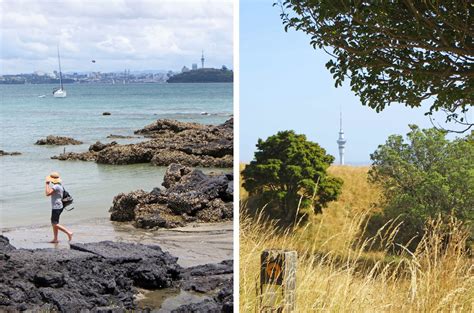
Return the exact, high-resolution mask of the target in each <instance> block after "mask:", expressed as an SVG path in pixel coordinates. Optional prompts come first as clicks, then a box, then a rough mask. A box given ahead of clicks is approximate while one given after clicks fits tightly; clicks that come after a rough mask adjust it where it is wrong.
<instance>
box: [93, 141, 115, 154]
mask: <svg viewBox="0 0 474 313" xmlns="http://www.w3.org/2000/svg"><path fill="white" fill-rule="evenodd" d="M116 144H117V142H116V141H112V142H111V143H101V142H100V141H96V143H95V144H93V145H90V146H89V151H90V152H99V151H102V150H104V149H105V148H107V147H111V146H115V145H116Z"/></svg>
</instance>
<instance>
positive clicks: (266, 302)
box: [260, 250, 297, 313]
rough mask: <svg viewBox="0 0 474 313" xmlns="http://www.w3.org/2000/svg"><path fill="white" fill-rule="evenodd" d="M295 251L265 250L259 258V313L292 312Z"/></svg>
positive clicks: (293, 307)
mask: <svg viewBox="0 0 474 313" xmlns="http://www.w3.org/2000/svg"><path fill="white" fill-rule="evenodd" d="M296 260H297V254H296V251H284V250H265V251H263V252H262V254H261V257H260V298H261V301H260V312H265V313H267V312H293V311H294V310H295V300H296V294H295V290H296Z"/></svg>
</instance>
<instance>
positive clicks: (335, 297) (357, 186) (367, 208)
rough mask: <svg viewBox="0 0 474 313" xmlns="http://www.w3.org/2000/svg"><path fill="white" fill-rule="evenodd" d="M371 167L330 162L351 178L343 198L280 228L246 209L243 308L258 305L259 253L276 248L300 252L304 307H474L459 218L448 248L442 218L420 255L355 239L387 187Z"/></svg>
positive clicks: (472, 276) (472, 272) (472, 275)
mask: <svg viewBox="0 0 474 313" xmlns="http://www.w3.org/2000/svg"><path fill="white" fill-rule="evenodd" d="M242 167H243V166H241V169H242ZM367 170H368V168H367V167H365V168H364V167H350V166H336V167H331V168H330V172H331V174H333V175H336V176H339V177H342V178H343V179H344V187H343V193H342V195H341V197H340V199H339V200H338V201H337V202H334V203H331V204H330V206H329V207H328V208H327V209H325V210H324V213H323V214H322V215H318V216H312V217H311V218H310V220H309V222H308V223H307V224H305V225H304V226H301V227H297V228H296V229H293V230H287V231H284V232H282V231H278V230H277V229H276V228H275V227H274V225H273V226H272V225H270V224H269V223H268V222H265V221H263V220H262V218H261V217H260V219H258V218H257V219H256V218H254V217H249V216H248V215H246V213H242V214H241V225H240V312H257V311H258V303H259V298H258V294H257V290H258V283H259V260H260V253H261V252H262V251H263V250H265V249H271V248H275V249H290V250H296V251H297V252H298V264H297V266H298V270H297V312H474V262H473V260H472V259H470V258H469V257H467V256H466V255H465V253H464V250H463V249H462V248H463V247H464V241H465V239H466V236H467V235H466V234H465V232H463V230H462V228H461V227H460V225H459V224H458V223H457V222H456V221H452V223H451V224H450V225H449V226H450V230H451V233H450V234H451V238H452V240H451V241H450V243H449V244H448V246H447V248H446V247H444V248H443V247H442V244H441V242H442V239H441V238H442V234H441V229H442V227H441V225H440V223H441V222H440V221H435V222H433V226H432V229H433V231H432V232H429V233H428V234H427V236H425V238H424V239H423V241H422V242H423V244H422V245H421V246H420V248H419V250H418V251H417V252H416V253H415V254H413V255H412V254H410V253H408V252H407V253H406V254H405V255H402V256H398V257H393V256H390V255H388V254H387V253H385V252H383V251H381V252H378V253H367V252H365V250H364V246H365V245H367V244H368V242H365V243H361V244H358V245H355V244H354V242H355V239H356V238H357V234H358V233H359V231H360V227H361V225H362V223H363V221H364V220H365V218H366V216H367V214H369V213H370V212H371V211H373V210H378V208H375V207H372V203H373V202H375V201H376V200H377V198H378V197H379V195H380V193H379V191H378V190H375V189H374V187H373V186H370V185H369V184H368V183H367ZM241 195H244V196H246V193H241Z"/></svg>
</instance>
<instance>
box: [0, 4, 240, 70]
mask: <svg viewBox="0 0 474 313" xmlns="http://www.w3.org/2000/svg"><path fill="white" fill-rule="evenodd" d="M0 9H1V13H0V16H1V23H2V30H1V34H0V35H1V38H0V39H1V41H2V47H1V49H2V50H1V71H2V73H20V72H33V71H35V70H42V71H49V72H50V71H52V70H54V69H55V66H56V65H55V63H56V61H55V57H56V45H57V44H59V45H60V49H61V59H62V62H61V63H63V67H64V70H65V71H90V70H97V71H110V70H121V69H123V68H124V66H125V65H126V66H127V68H130V69H132V70H133V69H137V70H139V69H180V68H181V67H182V66H183V65H188V67H189V66H190V64H191V63H198V62H199V58H200V53H201V49H204V51H205V54H206V60H207V61H206V64H207V65H209V66H215V67H217V66H221V65H222V64H227V65H228V66H231V65H232V64H231V63H232V37H233V36H232V19H233V12H232V0H174V1H169V0H139V1H138V0H134V1H133V0H105V1H92V0H85V1H84V0H82V1H80V0H64V1H46V0H43V1H32V0H16V1H15V0H3V1H0ZM91 59H96V60H97V63H96V64H91V62H90V60H91Z"/></svg>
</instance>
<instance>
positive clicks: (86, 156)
mask: <svg viewBox="0 0 474 313" xmlns="http://www.w3.org/2000/svg"><path fill="white" fill-rule="evenodd" d="M96 158H97V153H96V152H91V151H87V152H81V153H77V152H66V153H61V154H60V155H55V156H52V157H51V159H53V160H60V161H65V160H70V161H95V160H96Z"/></svg>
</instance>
